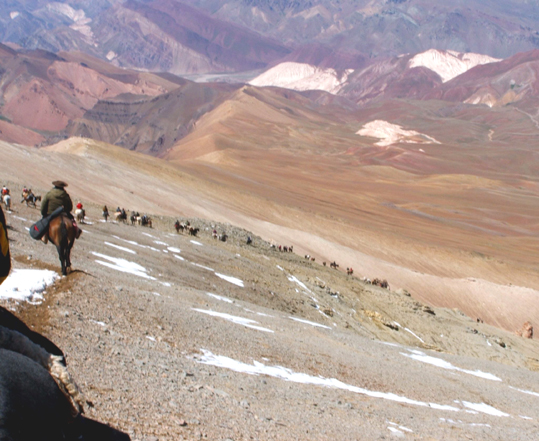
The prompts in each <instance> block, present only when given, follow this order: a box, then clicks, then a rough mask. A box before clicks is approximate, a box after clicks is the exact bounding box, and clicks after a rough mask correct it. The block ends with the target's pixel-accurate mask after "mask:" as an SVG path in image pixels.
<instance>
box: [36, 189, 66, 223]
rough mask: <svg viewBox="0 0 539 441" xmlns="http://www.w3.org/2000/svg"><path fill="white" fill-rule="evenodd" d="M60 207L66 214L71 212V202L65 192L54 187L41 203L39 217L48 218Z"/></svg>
mask: <svg viewBox="0 0 539 441" xmlns="http://www.w3.org/2000/svg"><path fill="white" fill-rule="evenodd" d="M62 205H63V206H64V211H65V212H66V213H70V212H71V210H73V202H72V201H71V198H70V197H69V195H68V194H67V192H66V191H65V190H64V189H63V188H59V187H54V188H53V189H52V190H51V191H49V192H48V193H47V194H46V195H45V197H44V198H43V200H42V201H41V215H42V216H48V215H49V214H51V213H52V212H53V211H54V210H56V209H57V208H58V207H60V206H62Z"/></svg>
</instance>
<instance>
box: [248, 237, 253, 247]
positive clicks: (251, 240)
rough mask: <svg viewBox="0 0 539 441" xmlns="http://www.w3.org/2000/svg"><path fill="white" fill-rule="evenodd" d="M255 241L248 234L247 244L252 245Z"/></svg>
mask: <svg viewBox="0 0 539 441" xmlns="http://www.w3.org/2000/svg"><path fill="white" fill-rule="evenodd" d="M252 242H253V239H251V236H247V245H251V243H252Z"/></svg>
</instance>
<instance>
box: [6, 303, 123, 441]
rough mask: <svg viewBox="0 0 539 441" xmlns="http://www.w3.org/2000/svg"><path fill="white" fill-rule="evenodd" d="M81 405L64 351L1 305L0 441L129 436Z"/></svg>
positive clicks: (102, 440)
mask: <svg viewBox="0 0 539 441" xmlns="http://www.w3.org/2000/svg"><path fill="white" fill-rule="evenodd" d="M82 405H83V396H82V394H81V392H80V390H79V389H78V386H77V385H76V383H75V382H74V381H73V379H72V378H71V376H70V374H69V372H68V370H67V367H66V365H65V359H64V356H63V353H62V351H61V350H60V349H59V348H58V347H57V346H56V345H55V344H54V343H52V342H51V341H50V340H48V339H47V338H46V337H44V336H42V335H41V334H38V333H37V332H34V331H32V330H30V328H28V326H26V324H25V323H24V322H22V321H21V320H19V319H18V318H17V317H16V316H14V315H13V314H12V313H11V312H9V311H7V310H6V309H4V308H1V307H0V440H2V441H4V440H5V441H27V440H43V441H75V440H86V441H116V440H118V441H124V440H129V439H130V438H129V436H127V435H126V434H123V433H121V432H118V431H117V430H115V429H112V428H110V427H108V426H106V425H104V424H101V423H98V422H96V421H92V420H89V419H87V418H84V417H83V416H82V415H81V412H82V410H83V409H82Z"/></svg>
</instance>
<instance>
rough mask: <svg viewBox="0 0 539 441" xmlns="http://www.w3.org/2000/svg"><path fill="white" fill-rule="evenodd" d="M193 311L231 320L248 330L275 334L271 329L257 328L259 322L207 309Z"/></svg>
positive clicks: (194, 309)
mask: <svg viewBox="0 0 539 441" xmlns="http://www.w3.org/2000/svg"><path fill="white" fill-rule="evenodd" d="M193 311H198V312H202V313H203V314H208V315H211V316H213V317H220V318H223V319H225V320H229V321H231V322H232V323H236V324H238V325H243V326H245V327H247V328H252V329H256V330H257V331H263V332H271V333H273V332H274V331H272V330H271V329H268V328H263V327H262V326H256V325H254V324H253V323H258V322H257V321H255V320H251V319H247V318H244V317H238V316H235V315H230V314H226V313H224V312H216V311H210V310H207V309H197V308H193Z"/></svg>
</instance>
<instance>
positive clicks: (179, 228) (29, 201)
mask: <svg viewBox="0 0 539 441" xmlns="http://www.w3.org/2000/svg"><path fill="white" fill-rule="evenodd" d="M21 196H22V199H21V203H26V206H27V207H28V206H30V207H33V208H36V209H37V208H39V207H38V206H37V205H36V203H37V202H41V196H40V195H38V196H35V195H34V193H33V192H32V190H31V189H27V188H26V187H24V188H23V189H22V191H21ZM2 202H3V204H4V207H5V210H6V211H7V212H8V213H11V212H12V207H11V190H10V189H9V188H7V187H6V186H5V185H4V186H3V188H2ZM128 211H130V213H131V214H130V215H129V216H128V214H127V212H128ZM42 214H43V213H42ZM101 216H102V218H103V220H104V222H107V221H108V219H109V217H110V213H109V210H108V207H107V206H106V205H104V206H103V208H102V211H101ZM85 218H86V210H85V209H84V208H83V204H82V203H81V202H78V203H77V206H76V209H75V219H76V222H78V223H79V224H85V223H86V222H85ZM113 219H114V220H113V222H116V223H123V224H125V225H127V224H128V219H129V221H130V223H131V225H132V226H135V225H140V226H145V227H149V228H152V219H151V217H150V216H148V215H146V214H144V215H142V216H141V215H140V213H139V212H138V211H134V210H126V209H125V208H120V207H119V206H118V207H117V208H116V210H115V211H114V212H113ZM76 222H74V225H75V227H76ZM174 229H175V230H176V233H178V234H180V233H184V232H185V233H187V234H189V235H191V236H197V234H198V233H199V231H200V227H195V226H193V225H191V222H190V221H189V220H185V221H184V222H180V220H176V221H175V223H174ZM211 236H212V237H213V238H214V239H219V240H220V241H222V242H226V240H227V237H228V236H227V234H226V232H224V231H223V232H221V233H220V234H219V233H218V232H217V230H216V229H213V230H212V233H211ZM251 242H252V239H251V236H248V237H247V240H246V243H247V244H248V245H250V244H251ZM53 243H56V241H53ZM269 247H270V248H271V249H274V250H278V251H279V252H285V253H288V252H290V253H292V252H293V251H294V245H289V246H287V245H276V244H275V243H273V241H272V242H271V243H270V245H269ZM58 253H59V256H60V262H61V263H62V262H63V259H62V257H61V256H62V253H61V252H60V250H59V251H58ZM304 257H305V259H307V260H310V261H312V262H315V260H316V259H315V258H314V257H311V256H310V255H308V254H306V255H305V256H304ZM68 262H69V256H68ZM322 265H323V266H326V265H327V262H325V261H324V262H322ZM70 266H71V264H70V263H69V264H68V265H67V267H66V268H64V264H63V263H62V273H63V274H65V273H66V272H67V271H68V270H69V269H70ZM329 266H330V267H331V268H334V269H337V268H338V267H339V264H338V263H336V262H335V261H333V262H330V263H329ZM64 269H65V270H66V271H65V272H64ZM346 274H347V275H349V276H352V275H353V274H354V270H353V269H352V268H351V267H347V268H346ZM361 280H362V281H363V282H365V283H367V284H372V285H376V286H379V287H381V288H386V289H389V283H388V281H387V280H385V279H379V278H377V277H375V278H374V279H372V280H371V279H369V278H368V277H363V278H361Z"/></svg>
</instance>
